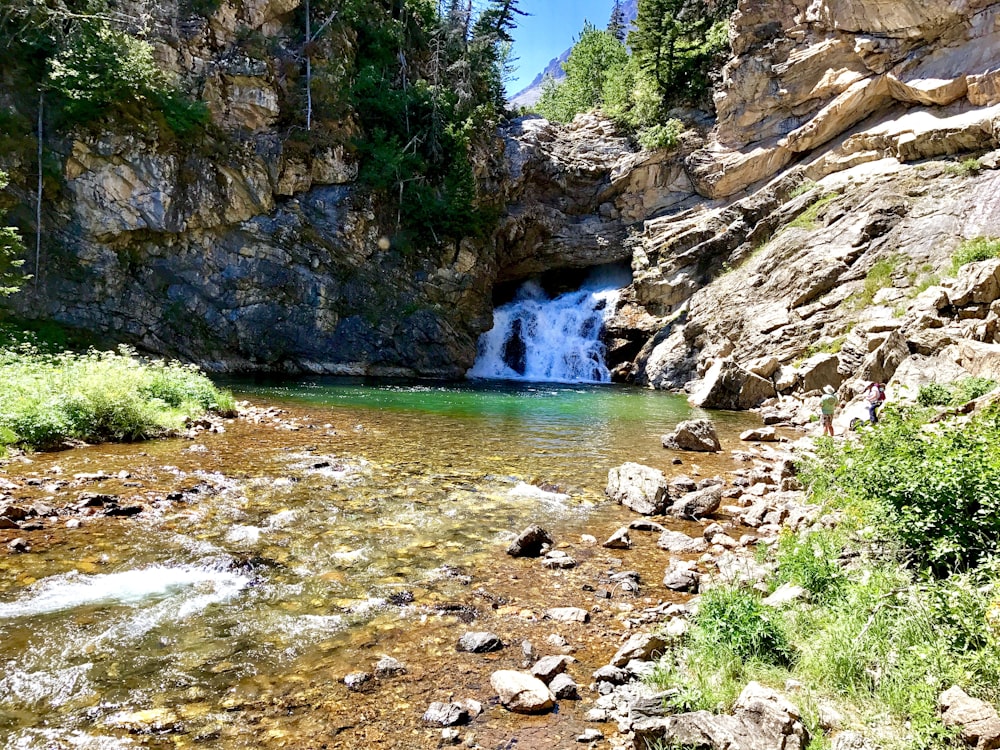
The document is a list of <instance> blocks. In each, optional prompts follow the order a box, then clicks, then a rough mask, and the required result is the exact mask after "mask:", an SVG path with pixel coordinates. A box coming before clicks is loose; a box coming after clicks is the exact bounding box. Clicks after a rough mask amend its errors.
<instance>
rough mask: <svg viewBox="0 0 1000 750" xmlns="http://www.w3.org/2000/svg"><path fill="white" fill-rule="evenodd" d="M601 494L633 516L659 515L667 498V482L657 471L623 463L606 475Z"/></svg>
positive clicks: (660, 472) (647, 467) (639, 465)
mask: <svg viewBox="0 0 1000 750" xmlns="http://www.w3.org/2000/svg"><path fill="white" fill-rule="evenodd" d="M604 493H605V494H606V495H607V496H608V497H609V498H610V499H612V500H614V501H615V502H617V503H620V504H621V505H624V506H625V507H626V508H630V509H632V510H633V511H635V512H636V513H642V514H643V515H647V516H648V515H651V514H654V513H663V511H664V509H665V508H666V505H667V500H668V499H669V496H668V492H667V479H666V477H665V476H664V475H663V472H662V471H660V470H659V469H653V468H651V467H649V466H643V465H642V464H636V463H625V464H622V465H621V466H618V467H616V468H614V469H611V471H609V472H608V486H607V488H606V489H605V490H604Z"/></svg>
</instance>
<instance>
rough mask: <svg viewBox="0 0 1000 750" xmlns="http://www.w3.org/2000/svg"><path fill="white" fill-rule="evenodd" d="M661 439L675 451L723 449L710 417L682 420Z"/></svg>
mask: <svg viewBox="0 0 1000 750" xmlns="http://www.w3.org/2000/svg"><path fill="white" fill-rule="evenodd" d="M660 441H661V442H662V443H663V447H664V448H668V449H670V450H675V451H704V452H716V451H720V450H722V445H721V443H719V436H718V434H717V433H716V431H715V425H713V424H712V422H711V421H710V420H708V419H689V420H686V421H684V422H681V423H680V424H678V425H677V427H675V428H674V431H673V432H671V433H670V434H668V435H664V436H663V437H662V438H661V439H660Z"/></svg>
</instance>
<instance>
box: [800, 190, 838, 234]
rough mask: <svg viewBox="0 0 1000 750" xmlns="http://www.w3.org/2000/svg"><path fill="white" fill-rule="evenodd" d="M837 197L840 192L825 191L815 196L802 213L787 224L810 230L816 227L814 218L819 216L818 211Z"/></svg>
mask: <svg viewBox="0 0 1000 750" xmlns="http://www.w3.org/2000/svg"><path fill="white" fill-rule="evenodd" d="M839 197H840V193H827V194H826V195H824V196H822V197H820V198H817V199H816V200H815V201H813V202H812V203H811V204H809V206H808V207H807V208H806V209H805V210H804V211H803V212H802V213H800V214H799V215H798V216H796V217H795V218H794V219H793V220H792V221H790V222H789V223H788V226H789V227H793V228H796V229H805V230H808V231H812V230H813V229H815V228H816V220H817V219H818V218H819V215H820V212H821V211H822V210H823V209H824V208H826V207H827V206H828V205H829V204H831V203H833V202H834V201H835V200H837V198H839Z"/></svg>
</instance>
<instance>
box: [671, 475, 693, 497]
mask: <svg viewBox="0 0 1000 750" xmlns="http://www.w3.org/2000/svg"><path fill="white" fill-rule="evenodd" d="M696 489H698V483H697V482H695V481H694V480H693V479H692V478H691V477H689V476H685V475H684V474H681V475H680V476H677V477H674V478H673V479H671V480H670V484H668V485H667V490H668V491H669V492H670V498H671V500H676V499H677V498H679V497H681V496H682V495H686V494H687V493H689V492H694V491H695V490H696Z"/></svg>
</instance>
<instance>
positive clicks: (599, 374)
mask: <svg viewBox="0 0 1000 750" xmlns="http://www.w3.org/2000/svg"><path fill="white" fill-rule="evenodd" d="M630 281H631V274H629V273H628V272H627V271H623V270H622V269H618V268H612V269H607V268H602V269H598V270H597V271H596V272H595V273H593V274H592V275H591V277H590V278H588V279H587V281H586V282H585V283H584V285H583V287H582V288H581V289H580V290H579V291H576V292H568V293H566V294H561V295H559V296H558V297H555V298H554V299H550V298H549V297H548V295H547V294H546V293H545V291H544V290H543V289H542V287H541V285H540V284H538V283H537V282H535V281H528V282H525V284H524V285H523V286H522V287H521V288H520V289H519V290H518V292H517V295H516V297H515V298H514V300H513V301H511V302H508V303H507V304H505V305H501V306H500V307H498V308H497V309H496V310H494V311H493V328H491V329H490V330H489V331H487V332H486V333H484V334H483V335H482V336H480V338H479V344H478V348H477V353H476V361H475V363H474V364H473V366H472V369H470V370H469V371H468V373H466V374H467V376H468V377H470V378H486V379H493V380H531V381H549V382H559V383H609V382H611V373H610V371H609V370H608V368H607V365H605V363H604V351H605V347H604V344H603V343H602V342H601V332H602V330H603V329H604V320H605V318H606V317H607V316H608V315H609V314H611V313H612V312H614V309H615V306H616V305H617V302H618V294H619V290H620V289H621V288H622V287H623V286H625V285H626V284H628V283H629V282H630Z"/></svg>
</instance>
